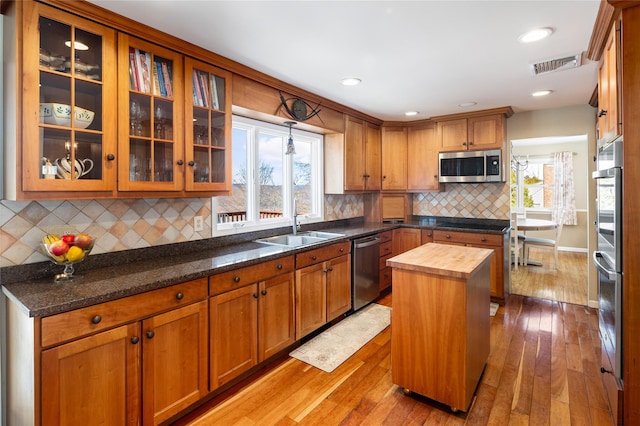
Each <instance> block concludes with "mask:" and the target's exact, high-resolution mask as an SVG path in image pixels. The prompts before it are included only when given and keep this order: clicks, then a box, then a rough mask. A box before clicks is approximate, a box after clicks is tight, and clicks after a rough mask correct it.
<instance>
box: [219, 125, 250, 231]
mask: <svg viewBox="0 0 640 426" xmlns="http://www.w3.org/2000/svg"><path fill="white" fill-rule="evenodd" d="M248 140H249V132H248V131H247V130H245V129H238V128H233V135H232V151H231V152H232V153H231V155H232V158H233V161H232V167H233V171H232V183H233V189H232V191H233V192H232V195H231V196H229V197H218V206H219V207H218V223H226V222H242V221H245V220H247V180H248V176H249V174H248V169H247V145H248Z"/></svg>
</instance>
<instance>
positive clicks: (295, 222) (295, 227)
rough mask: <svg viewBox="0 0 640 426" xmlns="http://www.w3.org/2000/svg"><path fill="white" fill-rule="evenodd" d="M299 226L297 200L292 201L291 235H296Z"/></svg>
mask: <svg viewBox="0 0 640 426" xmlns="http://www.w3.org/2000/svg"><path fill="white" fill-rule="evenodd" d="M299 227H300V224H299V223H298V200H296V199H295V198H294V199H293V235H296V233H297V232H298V228H299Z"/></svg>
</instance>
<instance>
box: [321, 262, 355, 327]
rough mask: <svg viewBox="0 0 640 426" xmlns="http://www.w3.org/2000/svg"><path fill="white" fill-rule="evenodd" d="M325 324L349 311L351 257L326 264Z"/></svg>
mask: <svg viewBox="0 0 640 426" xmlns="http://www.w3.org/2000/svg"><path fill="white" fill-rule="evenodd" d="M326 271H327V272H326V274H327V322H328V321H331V320H333V319H335V318H338V317H339V316H340V315H342V314H344V313H345V312H347V311H348V310H349V309H351V255H349V254H348V255H346V256H340V257H337V258H335V259H331V260H329V261H327V262H326Z"/></svg>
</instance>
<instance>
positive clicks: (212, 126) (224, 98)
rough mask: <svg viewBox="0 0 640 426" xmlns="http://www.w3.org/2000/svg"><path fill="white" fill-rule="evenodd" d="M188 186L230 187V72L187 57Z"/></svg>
mask: <svg viewBox="0 0 640 426" xmlns="http://www.w3.org/2000/svg"><path fill="white" fill-rule="evenodd" d="M185 78H186V80H185V81H186V83H185V87H186V88H187V94H188V96H186V97H185V120H184V121H185V123H186V132H185V147H186V152H185V160H186V172H185V179H186V182H185V184H186V190H187V191H216V192H225V191H230V190H231V149H230V143H229V142H228V141H230V140H231V110H230V108H227V107H228V106H229V107H230V104H231V102H230V99H231V73H230V72H227V71H224V70H221V69H219V68H216V67H213V66H211V65H209V64H205V63H203V62H199V61H196V60H193V59H191V58H185Z"/></svg>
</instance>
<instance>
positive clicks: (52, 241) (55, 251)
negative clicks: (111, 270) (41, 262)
mask: <svg viewBox="0 0 640 426" xmlns="http://www.w3.org/2000/svg"><path fill="white" fill-rule="evenodd" d="M94 243H95V238H93V237H91V236H90V235H87V234H84V233H79V234H64V235H56V234H47V235H45V236H44V237H42V250H43V251H44V253H45V254H46V255H47V257H48V258H49V259H50V260H51V261H52V262H53V263H55V264H56V265H64V272H62V274H58V275H56V277H55V281H69V280H72V279H74V278H76V277H77V275H73V272H74V269H73V265H74V264H75V263H78V262H82V261H83V260H84V259H86V258H87V256H88V255H89V253H91V250H92V249H93V244H94Z"/></svg>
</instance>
